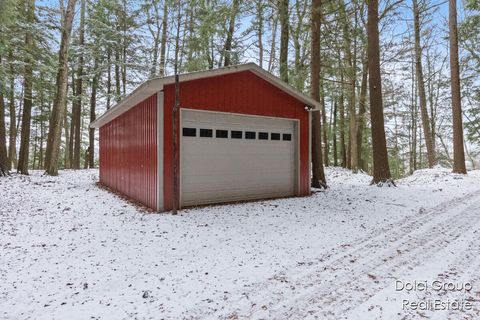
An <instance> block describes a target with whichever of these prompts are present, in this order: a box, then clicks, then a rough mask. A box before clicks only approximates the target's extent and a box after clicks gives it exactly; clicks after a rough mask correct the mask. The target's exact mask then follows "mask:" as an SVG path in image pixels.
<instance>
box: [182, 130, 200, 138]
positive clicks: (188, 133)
mask: <svg viewBox="0 0 480 320" xmlns="http://www.w3.org/2000/svg"><path fill="white" fill-rule="evenodd" d="M183 136H184V137H196V136H197V129H195V128H183Z"/></svg>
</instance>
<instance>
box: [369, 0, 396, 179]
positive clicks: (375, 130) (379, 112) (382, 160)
mask: <svg viewBox="0 0 480 320" xmlns="http://www.w3.org/2000/svg"><path fill="white" fill-rule="evenodd" d="M378 20H379V19H378V0H369V1H368V24H367V34H368V71H369V73H370V77H369V89H370V115H371V123H372V149H373V180H372V184H378V183H383V182H388V181H391V178H392V176H391V174H390V167H389V165H388V152H387V141H386V138H385V120H384V116H383V100H382V80H381V73H380V39H379V32H378Z"/></svg>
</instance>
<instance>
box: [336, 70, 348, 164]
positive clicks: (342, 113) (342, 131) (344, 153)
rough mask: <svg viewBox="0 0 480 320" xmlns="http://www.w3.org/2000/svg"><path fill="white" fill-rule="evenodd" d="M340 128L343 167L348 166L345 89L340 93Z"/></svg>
mask: <svg viewBox="0 0 480 320" xmlns="http://www.w3.org/2000/svg"><path fill="white" fill-rule="evenodd" d="M341 79H342V80H341V81H342V86H343V76H342V77H341ZM338 109H339V110H338V112H339V113H340V114H339V119H338V122H339V123H338V128H339V130H340V156H341V161H342V163H341V166H342V168H346V167H347V146H346V144H345V98H344V96H343V90H342V92H341V93H340V101H339V103H338Z"/></svg>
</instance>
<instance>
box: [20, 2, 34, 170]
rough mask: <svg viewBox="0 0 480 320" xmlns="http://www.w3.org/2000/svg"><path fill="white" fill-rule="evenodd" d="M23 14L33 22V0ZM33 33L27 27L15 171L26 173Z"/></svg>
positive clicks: (30, 107) (30, 105)
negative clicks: (18, 149) (21, 110)
mask: <svg viewBox="0 0 480 320" xmlns="http://www.w3.org/2000/svg"><path fill="white" fill-rule="evenodd" d="M25 15H26V18H27V22H28V23H30V24H33V23H34V22H35V0H28V1H26V2H25ZM33 46H34V42H33V35H32V31H31V29H27V31H26V34H25V48H26V50H27V55H26V59H25V73H24V84H23V90H24V91H23V114H22V133H21V138H20V152H19V155H18V166H17V171H18V172H19V173H22V174H28V156H29V151H30V150H29V149H30V122H31V119H32V91H33V57H32V55H33V52H32V51H33Z"/></svg>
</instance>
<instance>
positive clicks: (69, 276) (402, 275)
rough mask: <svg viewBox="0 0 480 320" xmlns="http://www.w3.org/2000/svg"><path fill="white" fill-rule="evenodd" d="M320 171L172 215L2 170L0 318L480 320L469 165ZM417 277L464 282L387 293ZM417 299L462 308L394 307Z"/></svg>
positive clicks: (89, 181) (479, 180)
mask: <svg viewBox="0 0 480 320" xmlns="http://www.w3.org/2000/svg"><path fill="white" fill-rule="evenodd" d="M327 178H328V179H329V185H330V189H329V190H327V191H323V192H317V193H315V194H314V195H312V196H311V197H305V198H290V199H281V200H271V201H258V202H250V203H243V204H236V205H221V206H211V207H203V208H193V209H187V210H182V211H181V213H180V214H179V215H178V216H172V215H170V214H152V213H148V212H145V211H142V210H141V209H138V208H136V207H135V206H133V205H132V204H130V203H128V202H126V201H124V200H122V199H120V198H119V197H117V196H115V195H113V194H110V193H108V192H107V191H105V190H103V189H100V188H99V187H98V186H97V185H96V181H97V179H98V172H97V171H96V170H90V171H77V172H74V171H62V172H60V176H59V177H53V178H52V177H45V176H42V175H41V172H34V173H33V174H32V175H31V176H28V177H25V176H20V175H13V176H11V177H7V178H0V248H1V249H0V250H1V255H0V318H1V319H132V318H136V319H182V318H186V319H304V318H311V319H369V320H370V319H418V318H431V319H480V281H479V278H480V272H479V271H480V231H479V230H480V172H478V171H476V172H470V173H469V175H468V176H465V177H464V176H459V175H454V174H450V173H449V172H448V170H444V169H440V168H436V169H433V170H422V171H419V172H417V173H416V174H414V175H413V176H411V177H408V178H406V179H403V180H400V181H397V183H398V187H397V188H388V187H384V188H378V187H375V186H369V185H368V184H369V182H370V177H368V176H366V175H363V174H357V175H354V174H351V173H349V172H348V171H346V170H341V169H328V170H327ZM415 280H417V281H427V284H428V285H429V286H430V285H431V284H432V283H433V281H434V280H440V283H448V282H452V283H455V284H462V283H463V284H465V283H466V284H467V286H468V284H471V285H472V289H470V290H463V291H462V290H459V291H451V290H450V291H443V290H442V291H438V292H437V291H434V290H433V289H432V288H431V287H429V288H428V289H427V291H422V290H419V288H418V287H417V290H411V291H407V290H403V291H396V287H395V285H397V288H398V286H399V282H397V281H401V282H402V283H403V284H405V283H407V282H414V281H415ZM420 289H422V288H421V287H420ZM463 289H465V288H463ZM466 289H468V288H466ZM422 299H441V300H442V301H449V300H450V301H453V300H458V301H470V302H471V303H472V305H473V307H472V308H471V310H463V311H456V310H453V311H452V310H450V311H448V310H443V311H424V310H416V311H415V310H411V309H410V310H403V309H402V303H403V302H402V300H406V301H409V302H415V301H421V300H422Z"/></svg>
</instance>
